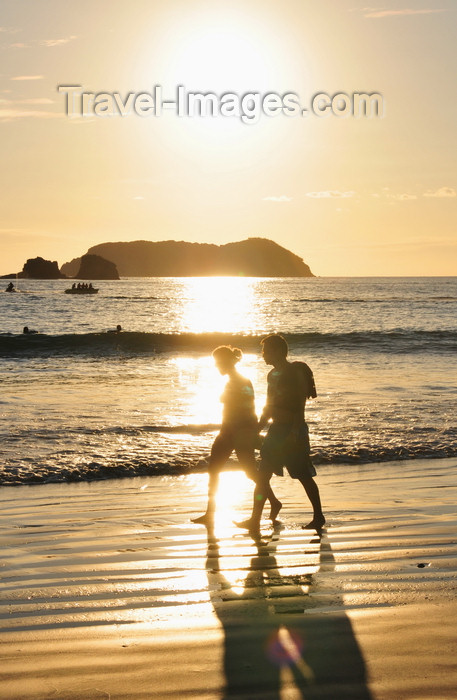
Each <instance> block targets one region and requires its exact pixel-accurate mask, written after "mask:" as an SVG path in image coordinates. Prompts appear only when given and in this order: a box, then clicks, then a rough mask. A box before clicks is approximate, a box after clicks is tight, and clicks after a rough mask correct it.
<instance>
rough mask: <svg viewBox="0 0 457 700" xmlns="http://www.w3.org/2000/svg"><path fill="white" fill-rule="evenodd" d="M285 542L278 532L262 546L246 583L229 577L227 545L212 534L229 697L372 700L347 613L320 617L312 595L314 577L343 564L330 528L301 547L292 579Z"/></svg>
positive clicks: (212, 578)
mask: <svg viewBox="0 0 457 700" xmlns="http://www.w3.org/2000/svg"><path fill="white" fill-rule="evenodd" d="M305 540H306V536H305ZM295 542H296V540H295ZM280 543H281V544H283V542H282V538H281V534H280V532H279V531H278V530H276V531H275V532H273V535H272V536H271V537H270V538H269V540H267V541H265V540H263V541H257V542H256V543H255V548H256V549H257V552H256V554H255V555H254V556H252V558H251V559H250V561H249V559H247V562H249V564H248V566H246V569H247V574H246V578H245V579H244V581H242V585H241V586H240V585H239V582H238V583H237V584H233V583H230V581H229V580H228V578H227V576H229V575H230V574H233V571H230V570H229V568H230V561H228V566H227V568H226V569H225V573H224V569H223V567H222V566H221V559H222V558H221V556H220V550H219V542H218V540H217V539H216V538H215V536H214V531H212V530H211V529H209V530H208V551H207V560H206V569H207V577H208V587H209V593H210V597H211V602H212V605H213V607H214V611H215V613H216V614H217V616H218V618H219V620H220V622H221V625H222V628H223V632H224V676H225V692H224V695H223V696H222V697H223V698H224V700H228V699H229V698H230V699H233V698H237V699H238V700H241V699H246V700H248V699H249V700H260V699H261V700H280V698H281V692H284V689H285V688H287V689H288V690H290V692H292V697H293V698H294V700H295V699H298V698H303V699H304V698H306V700H317V699H319V700H323V699H325V700H337V699H338V700H340V699H342V700H370V699H371V697H372V696H371V694H370V692H369V690H368V686H367V678H366V669H365V664H364V660H363V656H362V653H361V651H360V648H359V646H358V644H357V640H356V637H355V634H354V631H353V629H352V625H351V621H350V619H349V618H348V616H347V615H346V614H345V613H344V612H341V611H340V612H331V611H328V612H327V611H326V612H325V613H322V612H320V613H316V614H312V607H311V599H310V597H309V595H308V593H307V591H308V588H309V587H311V588H312V586H313V577H314V576H315V574H316V573H318V572H321V573H323V572H324V571H331V570H333V569H334V566H335V560H334V557H333V553H332V550H331V547H330V543H329V541H328V538H327V536H326V534H325V531H324V533H321V534H320V535H315V536H311V535H310V538H309V547H308V546H307V544H305V546H304V549H303V550H302V551H301V552H297V551H296V549H295V550H294V554H293V561H294V565H293V566H292V567H289V568H288V569H286V570H285V571H286V572H287V575H286V574H285V573H284V572H281V567H280V566H279V564H278V561H277V555H276V550H277V548H278V545H279V544H280ZM294 546H296V545H294ZM286 547H287V543H286ZM310 560H312V562H313V563H314V564H316V563H317V566H315V567H314V569H313V568H310V567H309V568H307V563H309V562H310ZM225 561H227V560H226V559H225V557H224V562H225ZM297 562H298V563H297ZM300 564H302V566H300ZM316 568H317V571H316ZM310 570H311V571H312V573H309V571H310ZM291 571H292V573H290V572H291ZM240 573H241V574H244V573H245V572H244V571H241V572H240ZM231 578H233V575H232V576H231ZM307 610H308V612H307ZM281 689H282V691H281ZM292 689H293V690H292ZM282 697H285V696H284V695H282ZM286 697H289V695H288V694H287V695H286Z"/></svg>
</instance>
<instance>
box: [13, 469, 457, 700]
mask: <svg viewBox="0 0 457 700" xmlns="http://www.w3.org/2000/svg"><path fill="white" fill-rule="evenodd" d="M456 476H457V460H452V459H449V460H439V461H429V462H427V461H424V460H420V461H419V460H418V461H411V462H398V463H389V464H373V465H364V466H363V467H354V466H347V467H345V466H342V465H338V466H335V467H334V466H325V467H321V468H320V470H319V476H318V482H319V485H320V488H321V494H322V498H323V501H324V503H325V506H326V513H327V515H328V527H327V528H326V529H325V530H324V532H323V533H322V536H321V537H318V536H317V535H316V534H315V533H312V532H309V531H304V530H302V529H301V524H302V523H304V522H307V520H309V516H310V513H309V509H308V505H307V504H306V502H305V499H304V497H303V492H302V490H301V487H300V486H299V484H297V483H296V482H293V481H292V480H290V479H278V480H277V481H275V482H274V488H275V490H276V491H277V493H278V495H279V497H280V498H281V500H282V501H283V503H284V508H283V511H281V515H280V518H281V521H282V527H278V528H276V529H274V530H273V529H272V528H271V527H269V525H268V521H265V522H264V526H263V528H262V532H263V538H262V541H261V542H260V543H256V542H254V541H253V540H252V539H251V538H250V537H249V535H248V534H245V533H244V532H243V531H240V530H238V529H237V528H236V527H234V526H233V524H232V520H233V519H241V518H243V517H245V516H246V515H247V514H248V512H249V504H250V498H251V493H252V486H251V484H250V482H249V481H247V479H245V477H244V475H242V474H240V473H239V472H234V473H227V474H224V475H223V480H222V489H221V492H223V494H224V497H225V501H224V506H223V507H221V510H220V516H219V518H218V520H217V522H216V527H215V532H214V537H209V538H208V533H207V531H206V529H205V528H204V527H202V526H196V525H193V524H191V523H190V518H191V517H195V515H197V514H199V513H201V512H202V506H203V505H204V493H205V484H206V476H205V475H200V474H195V475H191V476H185V477H177V478H171V477H150V478H143V477H138V478H134V479H124V480H120V481H105V482H94V483H92V484H88V483H79V484H69V485H62V484H49V485H44V486H23V487H17V488H3V489H1V490H0V499H1V509H0V510H1V516H0V537H1V544H2V548H1V560H0V583H1V592H2V593H1V601H0V602H1V608H0V627H1V631H0V642H1V647H0V661H1V663H0V679H1V682H0V698H1V699H2V700H3V699H4V700H19V699H20V700H25V699H30V700H38V699H44V698H49V699H51V698H63V699H65V700H95V699H98V698H111V699H119V700H120V699H122V698H126V699H133V698H142V699H147V698H164V699H167V698H180V699H181V698H196V699H198V700H206V699H213V698H214V699H218V698H221V699H222V698H244V699H246V700H248V699H249V700H255V699H257V698H258V699H259V700H260V699H262V700H270V699H271V700H273V699H277V700H297V699H300V698H306V700H314V699H315V698H316V699H321V698H326V699H328V700H335V699H336V698H338V699H339V698H344V699H347V700H359V699H360V700H362V699H367V700H368V699H373V700H392V699H395V700H401V699H403V698H408V699H411V700H413V698H414V700H421V699H423V700H425V699H427V700H430V699H432V698H433V699H438V698H440V699H441V698H442V699H444V698H446V700H447V699H449V698H453V697H457V664H456V662H455V659H456V655H457V641H456V638H455V620H456V619H457V597H456V590H457V578H456V570H457V535H456V531H457V507H456V505H455V504H456V502H457V479H456Z"/></svg>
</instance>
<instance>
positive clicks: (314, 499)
mask: <svg viewBox="0 0 457 700" xmlns="http://www.w3.org/2000/svg"><path fill="white" fill-rule="evenodd" d="M288 350H289V348H288V346H287V342H286V341H285V339H284V338H283V337H282V336H281V335H269V336H268V337H266V338H264V339H263V340H262V355H263V359H264V360H265V363H266V364H267V365H273V369H272V370H271V371H270V372H269V374H268V378H267V381H268V391H267V402H266V405H265V408H264V410H263V413H262V416H261V418H260V421H259V429H260V430H262V428H263V427H265V425H266V424H267V423H268V422H269V421H270V420H271V425H270V427H269V429H268V432H267V435H266V437H265V440H264V442H263V445H262V447H261V449H260V467H259V473H258V479H257V484H256V487H255V491H254V504H253V508H252V514H251V517H250V518H249V519H248V520H245V521H243V522H241V523H237V524H238V525H239V526H240V527H245V528H247V529H249V530H250V531H253V532H257V531H258V530H259V528H260V519H261V517H262V510H263V506H264V503H265V494H266V492H267V490H268V486H269V483H270V479H271V477H272V475H273V474H277V475H278V476H283V467H287V470H288V472H289V474H290V476H291V477H292V478H293V479H298V480H299V481H300V483H301V484H302V486H303V488H304V489H305V491H306V494H307V496H308V498H309V500H310V501H311V505H312V507H313V518H312V520H311V521H310V522H309V523H308V524H307V525H304V526H303V527H304V529H307V530H308V529H309V530H317V531H319V530H320V529H321V528H322V527H323V525H324V523H325V517H324V514H323V513H322V506H321V500H320V495H319V489H318V487H317V484H316V482H315V481H314V478H313V477H314V476H315V475H316V470H315V468H314V465H313V463H312V461H311V457H310V446H309V436H308V426H307V425H306V422H305V403H306V399H307V398H309V397H311V396H316V390H315V386H314V379H313V375H312V372H311V370H310V369H309V367H308V365H306V364H305V363H304V362H303V363H302V362H293V363H292V362H289V361H288V359H287V353H288Z"/></svg>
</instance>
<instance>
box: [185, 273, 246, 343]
mask: <svg viewBox="0 0 457 700" xmlns="http://www.w3.org/2000/svg"><path fill="white" fill-rule="evenodd" d="M255 286H256V280H255V279H253V278H249V277H192V278H189V279H188V280H186V281H185V282H183V290H182V300H183V308H182V331H185V332H191V333H228V332H231V333H236V332H243V331H245V330H246V329H248V328H250V327H251V328H252V327H253V326H255V322H254V316H255V310H256V296H255Z"/></svg>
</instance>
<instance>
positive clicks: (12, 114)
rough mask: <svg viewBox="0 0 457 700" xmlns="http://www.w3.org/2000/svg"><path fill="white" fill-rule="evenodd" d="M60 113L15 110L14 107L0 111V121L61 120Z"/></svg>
mask: <svg viewBox="0 0 457 700" xmlns="http://www.w3.org/2000/svg"><path fill="white" fill-rule="evenodd" d="M62 116H65V115H62V114H61V113H60V112H44V111H40V110H38V109H17V108H14V107H11V108H8V109H0V121H2V122H5V121H8V122H9V121H12V120H13V119H27V118H29V119H30V118H31V119H56V118H61V117H62Z"/></svg>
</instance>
